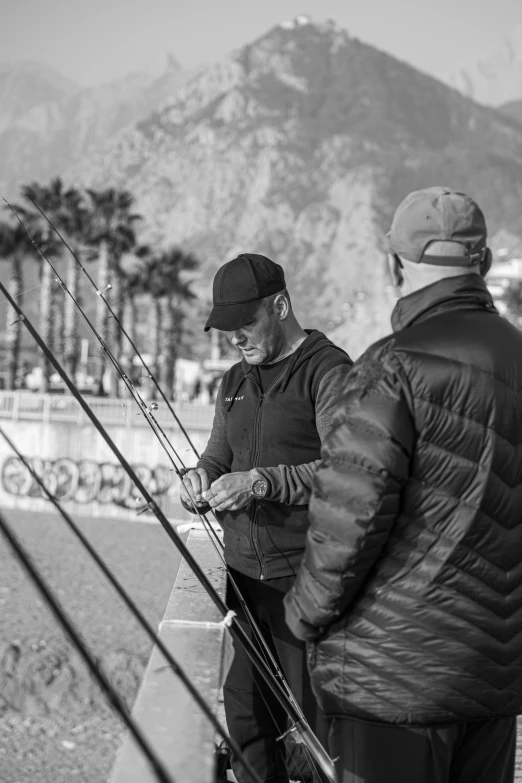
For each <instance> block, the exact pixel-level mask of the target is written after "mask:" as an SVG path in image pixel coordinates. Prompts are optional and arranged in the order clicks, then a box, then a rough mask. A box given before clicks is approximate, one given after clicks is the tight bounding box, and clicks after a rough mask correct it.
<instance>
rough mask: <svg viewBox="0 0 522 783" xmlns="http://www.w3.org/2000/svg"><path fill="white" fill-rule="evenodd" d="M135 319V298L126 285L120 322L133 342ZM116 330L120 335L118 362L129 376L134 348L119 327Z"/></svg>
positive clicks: (134, 337)
mask: <svg viewBox="0 0 522 783" xmlns="http://www.w3.org/2000/svg"><path fill="white" fill-rule="evenodd" d="M136 319H137V313H136V298H135V296H134V294H133V293H132V292H131V291H130V290H129V289H128V287H126V293H125V296H124V298H123V303H122V313H121V323H122V326H123V328H124V329H125V331H126V332H127V334H128V335H129V337H130V339H131V340H132V342H133V343H135V342H136ZM118 332H119V334H120V336H121V341H120V343H121V349H120V354H119V359H120V364H121V366H122V367H123V369H124V371H125V372H126V374H127V375H129V376H130V373H131V369H132V360H133V358H134V348H133V347H132V345H131V344H130V342H129V340H127V338H126V337H124V336H123V334H122V333H121V330H120V329H118Z"/></svg>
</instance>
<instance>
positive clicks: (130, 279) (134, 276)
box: [114, 245, 151, 371]
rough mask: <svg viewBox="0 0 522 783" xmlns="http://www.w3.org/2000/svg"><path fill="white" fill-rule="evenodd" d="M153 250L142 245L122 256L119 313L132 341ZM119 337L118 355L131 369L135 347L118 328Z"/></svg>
mask: <svg viewBox="0 0 522 783" xmlns="http://www.w3.org/2000/svg"><path fill="white" fill-rule="evenodd" d="M150 258H151V251H150V247H149V246H148V245H140V246H139V247H137V248H136V249H135V250H134V251H133V253H131V254H128V255H126V256H125V257H124V258H122V260H121V263H120V272H121V289H122V296H121V307H120V308H119V312H118V313H117V315H118V318H119V320H120V322H121V324H122V326H123V329H124V330H125V332H126V333H127V334H128V336H129V337H130V339H131V340H132V342H133V343H134V344H135V343H136V326H137V323H138V312H137V302H136V298H137V296H138V295H139V294H141V293H144V292H145V290H146V279H147V274H148V265H149V261H150ZM116 327H117V324H116ZM117 332H118V334H117V339H116V340H115V341H114V344H115V345H117V346H118V347H119V351H118V354H117V355H118V356H119V360H120V364H121V365H122V366H123V367H124V368H125V370H126V371H130V367H131V365H132V359H133V354H134V352H133V348H132V345H131V343H130V341H129V340H127V339H125V338H123V335H122V332H121V330H120V329H119V328H118V329H117Z"/></svg>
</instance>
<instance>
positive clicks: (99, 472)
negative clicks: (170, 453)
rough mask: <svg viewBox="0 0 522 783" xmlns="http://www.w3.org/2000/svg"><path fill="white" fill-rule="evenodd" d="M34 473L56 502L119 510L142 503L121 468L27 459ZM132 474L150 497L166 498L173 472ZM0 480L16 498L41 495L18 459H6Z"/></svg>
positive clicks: (150, 470)
mask: <svg viewBox="0 0 522 783" xmlns="http://www.w3.org/2000/svg"><path fill="white" fill-rule="evenodd" d="M26 459H27V461H28V462H29V463H30V464H31V466H32V468H33V470H34V471H35V473H36V474H37V475H38V476H39V477H40V478H41V479H42V480H43V482H44V484H45V486H46V488H47V489H48V490H49V492H50V493H51V494H52V495H54V497H55V498H56V499H57V500H62V501H66V500H71V501H74V502H75V503H82V504H85V503H92V502H94V501H97V502H98V503H114V504H115V505H117V506H120V507H122V508H129V509H130V508H140V506H144V505H145V501H144V500H143V499H142V498H141V497H140V496H139V493H138V491H137V489H136V487H135V486H134V484H133V483H132V481H131V480H130V478H129V477H128V476H127V474H126V473H125V471H124V470H123V468H122V466H121V465H113V464H111V463H110V462H101V463H99V462H95V461H94V460H90V459H82V460H80V461H78V462H76V461H75V460H73V459H70V458H69V457H61V458H60V459H54V460H53V459H40V458H39V457H33V458H27V457H26ZM133 468H134V471H135V472H136V475H137V476H138V478H139V479H140V481H141V482H142V484H143V485H144V486H145V488H146V489H147V490H148V492H149V493H150V494H151V495H153V496H154V497H158V496H161V495H166V494H167V492H168V490H169V488H170V486H171V484H172V477H173V473H172V471H171V470H169V468H166V467H164V466H163V465H157V466H156V467H154V468H151V467H149V466H148V465H133ZM0 480H1V482H2V487H3V489H4V491H5V492H7V493H8V494H10V495H14V496H16V497H29V498H39V497H43V496H44V495H43V492H42V490H41V489H40V487H39V486H38V484H37V483H36V481H35V480H34V478H33V477H32V476H31V474H30V473H29V471H28V470H27V468H26V467H25V465H24V464H23V462H22V461H21V460H20V459H18V457H8V458H7V459H6V460H5V462H4V464H3V465H2V472H1V477H0Z"/></svg>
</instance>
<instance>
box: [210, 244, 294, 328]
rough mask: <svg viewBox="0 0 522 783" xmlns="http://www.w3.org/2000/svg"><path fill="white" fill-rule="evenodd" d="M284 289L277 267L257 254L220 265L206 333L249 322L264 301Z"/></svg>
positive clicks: (283, 280)
mask: <svg viewBox="0 0 522 783" xmlns="http://www.w3.org/2000/svg"><path fill="white" fill-rule="evenodd" d="M285 288H286V282H285V274H284V272H283V268H282V267H280V266H279V264H276V263H274V261H271V260H270V259H269V258H266V256H260V255H258V254H257V253H242V254H241V255H240V256H238V257H237V258H234V259H232V261H229V262H228V263H226V264H223V266H222V267H220V269H218V271H217V273H216V276H215V278H214V285H213V303H214V307H213V308H212V312H211V313H210V315H209V317H208V320H207V323H206V324H205V332H208V330H209V329H211V328H214V329H220V330H221V331H224V332H231V331H234V330H235V329H239V328H241V327H242V326H244V325H245V324H246V323H248V321H250V320H251V318H252V316H253V315H254V314H255V313H256V311H257V310H258V308H259V307H260V305H261V303H262V301H263V299H265V298H266V297H267V296H272V295H273V294H279V293H281V292H282V291H284V290H285Z"/></svg>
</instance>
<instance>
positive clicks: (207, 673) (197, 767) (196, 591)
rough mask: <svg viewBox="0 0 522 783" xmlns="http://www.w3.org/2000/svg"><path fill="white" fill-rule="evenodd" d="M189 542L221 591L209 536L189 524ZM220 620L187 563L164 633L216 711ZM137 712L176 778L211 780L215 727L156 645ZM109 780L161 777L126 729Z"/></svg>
mask: <svg viewBox="0 0 522 783" xmlns="http://www.w3.org/2000/svg"><path fill="white" fill-rule="evenodd" d="M188 547H189V549H190V551H191V552H192V554H193V555H194V556H195V557H196V559H197V561H198V563H199V564H200V565H201V566H202V568H203V569H204V571H205V573H206V574H207V576H208V577H209V578H210V579H211V581H212V583H213V585H214V587H215V588H216V589H217V590H218V592H219V593H220V595H221V596H222V597H224V593H225V570H224V567H223V566H222V564H221V562H220V560H219V557H218V554H217V553H216V551H215V549H214V547H213V545H212V543H211V542H210V541H209V539H208V536H207V534H206V533H205V532H202V531H199V530H192V531H191V532H190V534H189V537H188ZM221 619H222V618H221V615H220V613H219V612H218V610H217V609H216V608H215V606H214V604H213V603H212V601H211V599H210V598H209V597H208V596H207V593H206V592H205V590H204V589H203V588H202V587H201V585H200V584H199V582H198V581H197V579H196V577H195V576H194V575H193V574H192V572H191V571H190V569H189V567H188V566H187V564H186V563H185V561H182V563H181V565H180V567H179V570H178V574H177V577H176V581H175V584H174V588H173V590H172V593H171V596H170V600H169V603H168V606H167V609H166V612H165V615H164V617H163V620H162V622H161V623H160V632H159V635H160V638H161V639H162V641H163V642H164V643H165V645H166V647H167V648H168V649H169V650H170V651H171V652H172V654H173V656H174V658H175V659H176V661H177V662H178V663H179V664H180V666H181V667H182V668H183V670H184V671H185V672H186V674H187V675H188V677H190V679H191V680H192V682H193V683H194V685H195V686H196V688H197V689H198V690H199V692H200V693H201V695H202V696H203V698H204V699H205V700H206V701H207V703H208V704H209V706H210V708H211V709H212V711H213V712H214V713H217V712H218V704H219V693H220V684H221V669H222V664H223V642H224V634H225V633H226V631H225V629H224V627H223V625H222V623H221ZM132 714H133V717H134V718H135V719H136V720H137V721H138V722H139V724H140V726H141V727H142V729H143V730H144V732H145V733H146V735H147V737H148V739H149V741H150V742H151V744H152V746H153V747H154V749H155V750H156V752H157V754H158V756H159V757H160V758H161V760H162V761H163V763H164V764H165V766H166V768H167V769H168V770H169V771H170V772H171V774H172V776H173V778H174V779H175V780H176V781H178V780H179V781H183V783H212V781H213V779H214V743H215V731H214V729H213V727H212V726H211V724H210V723H209V722H208V720H207V719H206V718H205V717H204V715H203V714H202V712H201V710H200V709H199V708H198V707H197V705H196V704H195V702H194V701H193V699H192V697H191V696H190V695H189V693H188V691H187V690H186V688H185V687H184V685H183V684H182V683H181V682H180V680H179V679H178V678H177V677H176V675H175V674H173V673H172V672H171V671H170V669H169V667H168V664H167V663H166V661H165V660H164V658H163V656H162V655H161V654H160V652H159V651H158V649H157V648H156V647H154V649H153V651H152V654H151V657H150V660H149V663H148V666H147V669H146V672H145V676H144V678H143V682H142V684H141V687H140V690H139V693H138V696H137V698H136V702H135V705H134V709H133V711H132ZM110 783H156V778H155V776H154V775H153V773H152V772H151V770H150V767H149V765H148V763H147V761H146V760H145V759H144V758H143V757H142V754H141V752H140V750H139V749H138V748H137V747H136V745H135V743H134V740H133V739H132V738H131V737H130V736H128V735H126V736H125V738H124V740H123V744H122V746H121V748H120V750H119V753H118V756H117V759H116V763H115V766H114V768H113V772H112V776H111V778H110Z"/></svg>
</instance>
